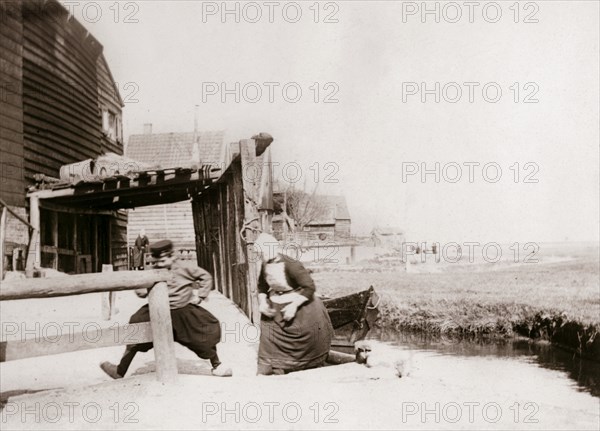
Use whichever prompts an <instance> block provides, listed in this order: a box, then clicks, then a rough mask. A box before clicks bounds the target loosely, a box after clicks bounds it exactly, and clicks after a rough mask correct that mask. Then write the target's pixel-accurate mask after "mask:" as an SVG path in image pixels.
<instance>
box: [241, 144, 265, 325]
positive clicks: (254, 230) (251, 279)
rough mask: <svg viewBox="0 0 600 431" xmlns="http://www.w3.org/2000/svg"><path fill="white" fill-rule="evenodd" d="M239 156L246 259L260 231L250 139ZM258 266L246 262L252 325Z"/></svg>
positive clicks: (257, 318)
mask: <svg viewBox="0 0 600 431" xmlns="http://www.w3.org/2000/svg"><path fill="white" fill-rule="evenodd" d="M240 155H241V161H242V166H241V174H242V175H241V176H242V182H243V193H244V226H246V229H245V230H244V235H245V238H246V259H247V260H248V257H250V256H252V254H253V245H254V240H255V239H256V237H257V236H258V231H259V230H261V226H260V222H259V220H260V218H259V213H258V209H257V208H258V186H259V181H260V178H253V175H249V174H248V172H250V169H254V168H255V166H256V164H255V160H256V148H255V142H254V141H253V140H251V139H244V140H242V141H240ZM257 283H258V265H257V262H251V261H248V279H247V280H246V286H247V290H248V296H249V298H248V305H247V307H246V309H247V310H248V312H249V316H248V317H250V319H251V321H252V322H253V323H258V322H260V311H259V310H258V288H257Z"/></svg>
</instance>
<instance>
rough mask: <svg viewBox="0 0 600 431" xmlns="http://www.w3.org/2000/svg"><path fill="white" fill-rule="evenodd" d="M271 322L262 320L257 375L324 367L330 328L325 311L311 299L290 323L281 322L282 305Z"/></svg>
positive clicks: (330, 335) (316, 299)
mask: <svg viewBox="0 0 600 431" xmlns="http://www.w3.org/2000/svg"><path fill="white" fill-rule="evenodd" d="M273 306H274V307H275V308H276V309H278V311H277V314H276V315H275V317H274V318H269V317H266V316H264V315H263V316H262V318H261V326H260V327H261V334H260V344H259V349H258V371H259V374H271V373H273V372H275V373H279V372H286V373H287V372H291V371H299V370H305V369H309V368H315V367H319V366H321V365H323V364H324V363H325V360H326V359H327V355H328V354H329V349H330V347H331V339H332V337H333V327H332V326H331V320H330V319H329V314H328V313H327V309H326V308H325V306H324V305H323V303H322V302H321V300H320V299H319V298H318V297H317V296H314V297H313V299H312V300H311V301H310V302H307V303H304V304H303V305H301V306H300V307H299V308H298V311H297V313H296V316H295V317H294V319H293V320H292V321H291V322H285V321H284V320H283V319H282V315H281V312H280V311H279V310H280V309H281V308H283V307H284V306H285V304H283V305H280V304H273Z"/></svg>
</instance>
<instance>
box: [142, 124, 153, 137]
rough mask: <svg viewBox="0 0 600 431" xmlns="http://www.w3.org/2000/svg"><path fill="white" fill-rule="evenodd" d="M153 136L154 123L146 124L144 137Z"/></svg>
mask: <svg viewBox="0 0 600 431" xmlns="http://www.w3.org/2000/svg"><path fill="white" fill-rule="evenodd" d="M151 134H152V123H144V135H151Z"/></svg>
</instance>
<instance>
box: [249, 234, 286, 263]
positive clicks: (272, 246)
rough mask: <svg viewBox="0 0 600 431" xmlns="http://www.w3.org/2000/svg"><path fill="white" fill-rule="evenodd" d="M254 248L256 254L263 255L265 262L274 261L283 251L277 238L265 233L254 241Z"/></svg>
mask: <svg viewBox="0 0 600 431" xmlns="http://www.w3.org/2000/svg"><path fill="white" fill-rule="evenodd" d="M254 248H255V250H256V253H257V254H259V255H261V256H262V260H263V261H265V262H268V261H269V260H271V259H274V258H275V257H276V256H277V255H278V254H279V253H281V250H282V249H281V245H280V244H279V241H277V238H275V237H274V236H273V235H269V234H268V233H264V232H263V233H261V234H260V235H259V236H258V238H256V241H254Z"/></svg>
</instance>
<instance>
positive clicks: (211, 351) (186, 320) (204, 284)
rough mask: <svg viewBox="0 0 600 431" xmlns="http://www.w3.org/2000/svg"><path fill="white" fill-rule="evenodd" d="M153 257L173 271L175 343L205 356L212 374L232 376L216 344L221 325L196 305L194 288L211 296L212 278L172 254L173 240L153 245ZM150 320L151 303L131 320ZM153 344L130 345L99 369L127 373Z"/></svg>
mask: <svg viewBox="0 0 600 431" xmlns="http://www.w3.org/2000/svg"><path fill="white" fill-rule="evenodd" d="M150 252H151V253H152V257H154V258H155V259H157V262H156V267H157V268H165V269H168V270H169V272H170V277H169V279H168V281H167V286H168V289H169V303H170V306H171V321H172V324H173V337H174V339H175V341H176V342H178V343H180V344H182V345H184V346H186V347H187V348H188V349H190V350H192V351H193V352H194V353H196V355H198V356H199V357H200V358H202V359H208V360H210V362H211V365H212V367H213V368H212V374H213V375H215V376H220V377H227V376H231V375H232V372H231V369H230V368H228V367H226V366H225V365H224V364H222V363H221V361H220V360H219V356H218V355H217V343H219V341H221V326H220V324H219V321H218V320H217V318H216V317H215V316H213V315H212V314H211V313H210V312H209V311H208V310H205V309H204V308H202V307H200V306H198V305H197V303H198V302H199V301H198V299H195V298H194V294H193V290H195V289H197V290H198V298H199V299H200V301H201V300H202V299H204V298H206V297H207V296H208V293H209V292H210V290H211V289H212V277H211V275H210V274H209V273H208V272H207V271H205V270H204V269H202V268H200V267H198V266H196V265H194V264H193V263H191V262H188V261H183V260H181V259H178V258H177V257H175V256H174V255H173V243H172V242H171V241H169V240H162V241H158V242H156V243H154V244H152V245H151V246H150ZM136 294H137V295H138V296H139V297H141V298H145V297H146V296H147V295H148V291H147V289H139V290H136ZM149 321H150V311H149V307H148V304H146V305H144V306H143V307H142V308H140V309H139V310H138V311H137V312H136V313H135V314H134V315H133V316H131V318H130V319H129V323H142V322H149ZM152 347H153V344H152V343H141V344H132V345H128V346H127V347H126V349H125V353H124V354H123V357H122V358H121V362H120V363H119V365H115V364H112V363H110V362H102V363H101V364H100V368H102V370H103V371H104V372H105V373H106V374H108V375H109V376H110V377H112V378H113V379H120V378H122V377H123V376H125V373H126V372H127V369H128V368H129V365H130V364H131V362H132V361H133V358H134V357H135V354H136V353H137V352H147V351H148V350H150V349H152Z"/></svg>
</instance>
